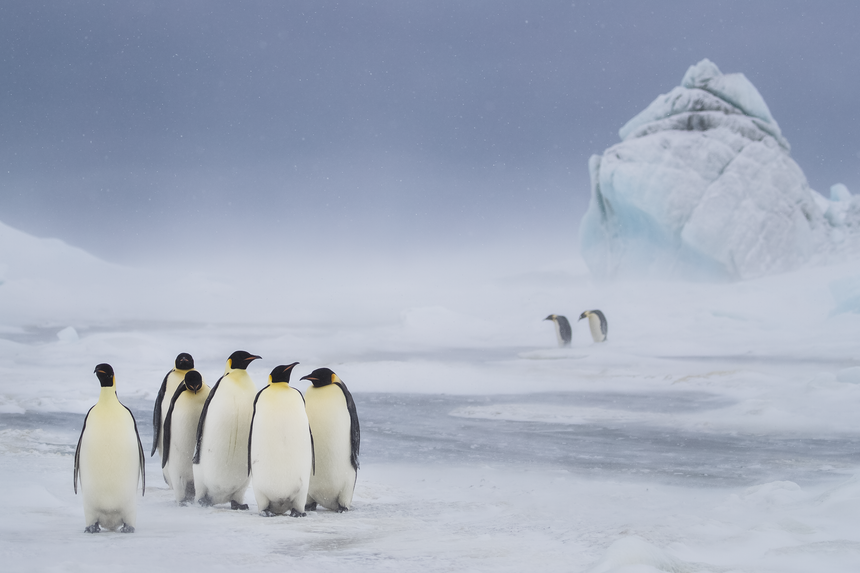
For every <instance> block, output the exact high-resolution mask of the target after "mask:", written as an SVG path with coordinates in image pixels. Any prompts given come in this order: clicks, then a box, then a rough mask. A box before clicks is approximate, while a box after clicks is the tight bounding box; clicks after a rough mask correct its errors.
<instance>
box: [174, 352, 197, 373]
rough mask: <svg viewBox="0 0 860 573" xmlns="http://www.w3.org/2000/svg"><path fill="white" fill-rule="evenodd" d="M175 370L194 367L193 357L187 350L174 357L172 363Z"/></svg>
mask: <svg viewBox="0 0 860 573" xmlns="http://www.w3.org/2000/svg"><path fill="white" fill-rule="evenodd" d="M173 365H174V366H176V369H177V370H191V369H192V368H194V359H193V358H191V355H190V354H188V353H187V352H183V353H181V354H179V355H178V356H177V357H176V361H175V362H174V363H173Z"/></svg>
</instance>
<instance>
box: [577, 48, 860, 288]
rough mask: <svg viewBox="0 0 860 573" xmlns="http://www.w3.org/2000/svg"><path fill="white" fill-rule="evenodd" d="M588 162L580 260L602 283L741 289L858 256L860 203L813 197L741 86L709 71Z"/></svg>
mask: <svg viewBox="0 0 860 573" xmlns="http://www.w3.org/2000/svg"><path fill="white" fill-rule="evenodd" d="M619 136H620V137H621V140H622V141H621V143H618V144H616V145H613V146H612V147H610V148H609V149H607V150H606V151H605V152H604V153H603V155H602V156H599V155H595V156H592V157H591V160H590V162H589V170H590V173H591V203H590V205H589V208H588V211H587V212H586V214H585V216H584V217H583V219H582V225H581V229H580V235H581V248H582V254H583V257H584V258H585V260H586V263H587V264H588V267H589V268H590V270H591V272H592V273H593V274H594V275H595V276H597V277H600V278H616V277H630V276H652V277H661V278H682V279H698V280H737V279H748V278H753V277H757V276H762V275H767V274H772V273H778V272H785V271H788V270H791V269H795V268H798V267H800V266H801V265H804V264H807V263H809V262H821V261H826V260H829V259H830V258H832V257H833V256H834V255H841V254H844V253H846V252H857V251H860V198H858V197H855V196H852V195H851V193H850V192H849V191H848V189H847V188H845V186H844V185H835V186H834V187H833V189H832V190H831V198H830V199H826V198H825V197H823V196H822V195H820V194H819V193H817V192H815V191H813V190H812V189H810V187H809V184H808V183H807V181H806V177H805V176H804V174H803V171H802V170H801V169H800V167H799V166H798V165H797V164H796V163H795V162H794V161H793V160H792V159H791V157H790V155H789V151H790V146H789V143H788V141H786V139H785V138H784V137H783V136H782V132H781V131H780V128H779V125H778V124H777V122H776V121H775V120H774V118H773V116H772V115H771V113H770V110H769V109H768V106H767V104H766V103H765V101H764V99H763V98H762V96H761V94H759V92H758V90H757V89H756V88H755V86H753V85H752V83H750V81H749V80H748V79H747V78H746V77H745V76H744V75H743V74H725V75H724V74H722V73H721V72H720V70H719V69H718V68H717V66H716V65H715V64H713V63H712V62H710V61H709V60H707V59H705V60H702V61H701V62H699V63H698V64H696V65H694V66H691V67H690V68H689V69H688V70H687V73H686V74H685V75H684V78H683V80H682V81H681V86H679V87H676V88H674V89H673V90H672V91H670V92H669V93H668V94H663V95H661V96H659V97H658V98H657V99H656V100H654V101H653V102H652V103H651V105H649V106H648V107H647V108H646V109H645V110H643V111H642V112H641V113H639V114H638V115H637V116H636V117H634V118H633V119H631V120H630V121H628V122H627V124H626V125H624V127H622V128H621V130H620V131H619Z"/></svg>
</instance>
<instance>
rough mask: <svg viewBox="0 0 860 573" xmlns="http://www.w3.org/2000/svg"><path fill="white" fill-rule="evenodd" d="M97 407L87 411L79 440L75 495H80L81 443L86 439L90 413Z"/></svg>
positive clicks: (76, 459)
mask: <svg viewBox="0 0 860 573" xmlns="http://www.w3.org/2000/svg"><path fill="white" fill-rule="evenodd" d="M93 408H95V406H92V407H91V408H90V409H89V410H87V415H86V416H84V427H83V428H81V437H80V438H78V447H77V448H75V494H77V493H78V472H79V471H80V465H81V441H83V439H84V430H86V429H87V418H89V417H90V412H91V411H92V409H93Z"/></svg>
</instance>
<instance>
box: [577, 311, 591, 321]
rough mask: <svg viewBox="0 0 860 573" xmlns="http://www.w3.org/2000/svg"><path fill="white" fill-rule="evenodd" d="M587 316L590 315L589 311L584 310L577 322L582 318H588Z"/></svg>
mask: <svg viewBox="0 0 860 573" xmlns="http://www.w3.org/2000/svg"><path fill="white" fill-rule="evenodd" d="M589 314H591V311H590V310H586V311H585V312H583V313H582V314H580V315H579V320H582V319H583V318H588V315H589Z"/></svg>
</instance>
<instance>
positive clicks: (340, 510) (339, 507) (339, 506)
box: [337, 504, 349, 513]
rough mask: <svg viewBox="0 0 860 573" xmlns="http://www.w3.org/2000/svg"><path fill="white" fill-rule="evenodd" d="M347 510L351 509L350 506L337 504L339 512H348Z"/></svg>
mask: <svg viewBox="0 0 860 573" xmlns="http://www.w3.org/2000/svg"><path fill="white" fill-rule="evenodd" d="M346 511H349V508H348V507H344V506H342V505H340V504H338V506H337V512H338V513H344V512H346Z"/></svg>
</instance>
